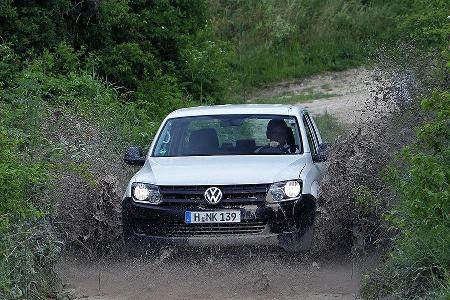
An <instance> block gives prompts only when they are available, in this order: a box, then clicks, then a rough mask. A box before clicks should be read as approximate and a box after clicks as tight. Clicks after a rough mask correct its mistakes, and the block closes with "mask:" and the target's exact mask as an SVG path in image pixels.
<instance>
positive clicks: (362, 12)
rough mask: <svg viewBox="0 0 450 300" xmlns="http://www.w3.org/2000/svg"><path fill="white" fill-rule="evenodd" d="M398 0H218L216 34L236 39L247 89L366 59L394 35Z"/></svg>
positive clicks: (237, 70) (238, 69) (237, 69)
mask: <svg viewBox="0 0 450 300" xmlns="http://www.w3.org/2000/svg"><path fill="white" fill-rule="evenodd" d="M398 6H399V5H397V4H396V3H395V2H384V1H358V0H352V1H344V0H339V1H336V0H307V1H299V0H294V1H286V0H282V1H257V0H252V1H213V2H212V4H211V10H212V13H211V16H212V28H213V30H214V33H215V36H216V39H219V40H225V41H229V42H231V43H232V44H233V45H235V48H236V50H235V53H236V55H235V56H234V59H233V61H232V71H233V73H234V76H235V77H236V78H237V80H238V82H239V83H240V85H241V86H240V87H241V88H243V89H245V88H248V87H253V86H255V85H260V84H264V83H267V82H273V81H280V80H285V79H289V78H293V77H299V76H305V75H310V74H312V73H317V72H321V71H325V70H342V69H344V68H348V67H351V66H354V65H355V64H360V63H361V62H363V61H364V59H365V56H366V55H367V54H368V53H369V52H370V49H371V47H372V48H373V46H374V45H376V43H381V42H384V41H388V40H391V39H393V34H394V32H393V31H392V30H388V29H389V28H393V27H395V24H396V16H397V14H398V13H399V11H400V9H399V7H398Z"/></svg>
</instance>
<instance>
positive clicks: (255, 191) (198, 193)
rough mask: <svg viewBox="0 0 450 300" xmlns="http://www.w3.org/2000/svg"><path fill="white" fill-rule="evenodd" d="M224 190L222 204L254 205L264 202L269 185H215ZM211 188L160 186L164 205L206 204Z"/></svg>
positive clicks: (200, 186) (199, 186)
mask: <svg viewBox="0 0 450 300" xmlns="http://www.w3.org/2000/svg"><path fill="white" fill-rule="evenodd" d="M214 186H215V187H218V188H220V189H221V190H222V194H223V198H222V201H221V203H224V204H227V203H228V204H230V203H239V204H252V203H258V202H264V201H265V197H266V194H267V191H268V188H269V185H268V184H245V185H214ZM209 187H211V186H202V185H195V186H177V185H176V186H160V187H159V190H160V192H161V195H162V201H163V203H170V204H192V203H197V204H200V203H204V196H203V195H204V193H205V191H206V189H208V188H209Z"/></svg>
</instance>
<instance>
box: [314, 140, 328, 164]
mask: <svg viewBox="0 0 450 300" xmlns="http://www.w3.org/2000/svg"><path fill="white" fill-rule="evenodd" d="M330 148H331V144H330V143H322V144H320V145H319V153H317V154H313V155H312V160H313V162H324V161H327V159H328V152H329V151H330Z"/></svg>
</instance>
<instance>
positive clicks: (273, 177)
mask: <svg viewBox="0 0 450 300" xmlns="http://www.w3.org/2000/svg"><path fill="white" fill-rule="evenodd" d="M305 160H306V159H305V156H304V155H283V156H281V155H280V156H278V155H264V156H262V155H261V156H256V155H255V156H246V155H233V156H231V155H230V156H202V157H199V156H189V157H186V156H185V157H150V158H148V160H147V161H146V163H145V165H144V167H143V168H142V169H141V170H140V171H139V172H138V173H137V174H136V175H135V177H134V178H133V181H137V182H139V181H140V182H149V183H153V184H156V185H227V184H258V183H272V182H277V181H283V180H289V179H295V178H299V175H300V172H301V170H302V168H303V167H304V165H305V163H306V162H305Z"/></svg>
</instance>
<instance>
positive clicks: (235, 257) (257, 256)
mask: <svg viewBox="0 0 450 300" xmlns="http://www.w3.org/2000/svg"><path fill="white" fill-rule="evenodd" d="M366 268H367V263H366V262H364V263H362V262H355V261H352V260H351V259H349V258H347V257H346V256H345V255H339V254H336V255H332V256H331V257H327V258H325V257H321V258H317V259H313V258H311V257H308V256H306V255H299V254H297V255H290V254H285V253H284V252H281V251H280V250H277V249H267V250H257V251H254V252H253V251H251V250H248V249H232V250H223V251H219V252H217V251H205V250H203V251H193V250H191V251H188V252H184V251H181V250H180V251H164V252H162V253H161V254H160V255H158V257H157V258H155V256H153V257H152V256H148V257H144V258H131V257H125V256H124V257H120V258H110V259H104V260H101V261H96V262H94V263H92V262H86V261H80V260H79V259H77V258H75V257H70V256H67V257H65V258H64V259H63V260H62V261H61V262H60V263H59V264H58V265H57V267H56V271H57V273H58V275H59V276H60V278H61V279H62V280H63V282H65V283H67V284H68V286H74V287H76V288H74V292H73V293H74V294H75V295H76V297H77V298H78V299H86V298H88V299H356V298H358V289H359V286H360V280H361V274H363V273H364V270H365V269H366Z"/></svg>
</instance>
